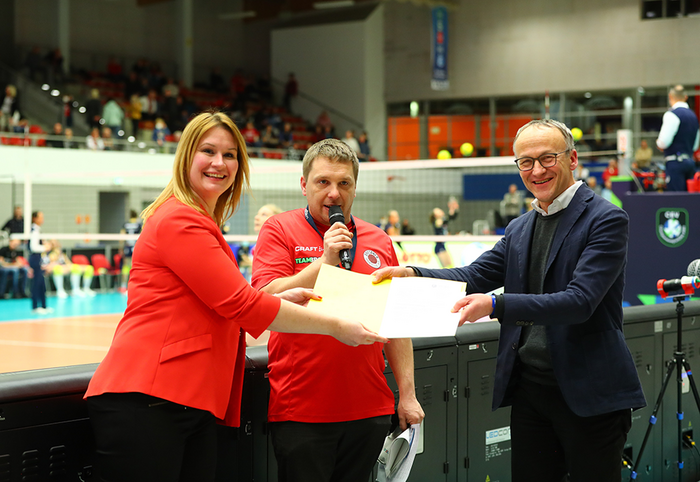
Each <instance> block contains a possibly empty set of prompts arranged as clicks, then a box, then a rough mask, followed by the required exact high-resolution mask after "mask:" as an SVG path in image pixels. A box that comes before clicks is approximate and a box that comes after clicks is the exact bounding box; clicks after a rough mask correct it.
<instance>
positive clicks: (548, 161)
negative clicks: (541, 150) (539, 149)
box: [515, 149, 571, 171]
mask: <svg viewBox="0 0 700 482" xmlns="http://www.w3.org/2000/svg"><path fill="white" fill-rule="evenodd" d="M570 150H571V149H566V150H565V151H561V152H548V153H547V154H542V155H541V156H540V157H536V158H535V157H521V158H519V159H516V160H515V165H516V166H518V170H519V171H532V169H533V168H534V167H535V161H538V162H539V163H540V166H542V167H544V168H548V167H552V166H553V165H555V164H556V163H557V157H558V156H560V155H561V154H564V153H565V152H569V151H570Z"/></svg>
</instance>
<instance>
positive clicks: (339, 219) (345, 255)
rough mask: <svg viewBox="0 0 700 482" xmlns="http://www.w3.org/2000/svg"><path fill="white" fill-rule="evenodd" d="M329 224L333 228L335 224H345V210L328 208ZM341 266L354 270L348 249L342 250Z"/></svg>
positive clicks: (334, 207) (337, 207)
mask: <svg viewBox="0 0 700 482" xmlns="http://www.w3.org/2000/svg"><path fill="white" fill-rule="evenodd" d="M328 222H329V223H330V225H331V226H333V225H334V224H335V223H343V224H345V215H344V214H343V209H342V208H341V207H340V206H331V207H330V208H328ZM339 255H340V264H341V265H342V266H343V268H345V269H347V270H350V268H352V261H351V260H350V253H349V252H348V250H347V249H341V250H340V253H339Z"/></svg>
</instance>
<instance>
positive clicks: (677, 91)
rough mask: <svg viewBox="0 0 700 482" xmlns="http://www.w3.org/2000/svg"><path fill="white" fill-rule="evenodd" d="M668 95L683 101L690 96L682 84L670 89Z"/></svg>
mask: <svg viewBox="0 0 700 482" xmlns="http://www.w3.org/2000/svg"><path fill="white" fill-rule="evenodd" d="M668 95H670V96H671V97H673V98H674V99H676V100H681V101H683V100H685V99H687V98H688V94H686V93H685V88H684V87H683V86H682V85H681V84H678V85H675V86H673V87H671V88H670V89H669V91H668Z"/></svg>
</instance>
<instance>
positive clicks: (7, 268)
mask: <svg viewBox="0 0 700 482" xmlns="http://www.w3.org/2000/svg"><path fill="white" fill-rule="evenodd" d="M21 244H22V241H20V240H19V239H16V238H15V239H11V240H10V244H9V245H8V246H4V247H2V248H0V298H3V297H4V296H5V291H6V290H7V280H8V278H9V279H10V283H11V284H12V291H11V292H10V293H8V294H7V296H8V297H14V298H26V297H27V295H26V286H27V279H29V268H28V267H27V265H26V262H22V258H21V256H22V252H21V251H20V249H19V247H20V245H21Z"/></svg>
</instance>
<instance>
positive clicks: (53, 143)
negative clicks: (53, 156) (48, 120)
mask: <svg viewBox="0 0 700 482" xmlns="http://www.w3.org/2000/svg"><path fill="white" fill-rule="evenodd" d="M51 135H52V136H54V138H53V139H48V140H47V141H46V146H47V147H57V148H60V149H63V148H64V147H66V146H65V139H64V138H63V124H61V123H60V122H56V123H55V124H54V125H53V131H52V132H51ZM57 137H58V139H57Z"/></svg>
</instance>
